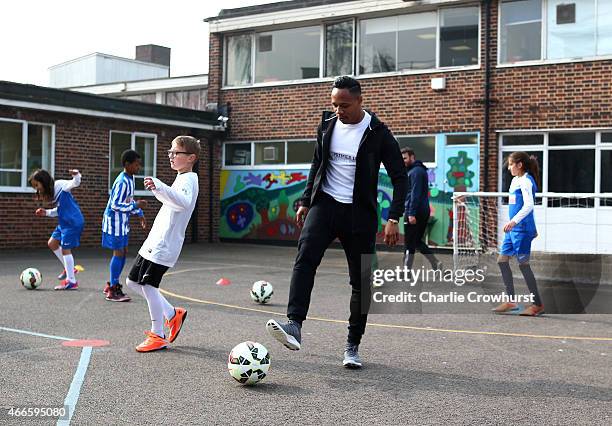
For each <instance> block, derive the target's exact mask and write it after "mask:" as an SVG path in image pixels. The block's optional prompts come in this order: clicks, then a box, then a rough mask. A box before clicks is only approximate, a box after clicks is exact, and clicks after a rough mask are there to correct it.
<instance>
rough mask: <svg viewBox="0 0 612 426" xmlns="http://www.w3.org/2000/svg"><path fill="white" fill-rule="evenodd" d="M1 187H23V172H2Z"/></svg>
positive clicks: (0, 177)
mask: <svg viewBox="0 0 612 426" xmlns="http://www.w3.org/2000/svg"><path fill="white" fill-rule="evenodd" d="M0 186H19V187H20V186H21V172H2V171H0Z"/></svg>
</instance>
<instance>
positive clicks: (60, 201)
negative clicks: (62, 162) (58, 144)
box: [30, 170, 85, 290]
mask: <svg viewBox="0 0 612 426" xmlns="http://www.w3.org/2000/svg"><path fill="white" fill-rule="evenodd" d="M70 174H71V175H72V179H71V180H56V181H54V180H53V178H52V177H51V175H50V174H49V172H47V171H46V170H36V171H35V172H34V173H32V175H31V176H30V185H32V187H33V188H34V189H35V190H36V193H37V194H38V198H39V199H40V200H42V201H44V202H48V203H52V204H53V205H54V206H55V207H54V208H52V209H43V208H39V209H36V212H35V213H34V214H35V215H36V216H41V217H42V216H49V217H57V219H58V222H59V224H58V225H57V227H56V228H55V230H54V231H53V233H52V234H51V238H49V241H48V242H47V245H48V246H49V248H50V249H51V251H52V252H53V253H54V254H55V255H56V256H57V258H58V259H59V261H60V262H61V263H62V265H63V266H64V271H65V274H66V278H65V279H63V280H62V281H61V283H60V285H58V286H56V287H55V290H76V289H77V288H79V283H78V281H77V280H76V278H75V267H74V258H73V256H72V249H73V248H75V247H78V246H79V244H80V239H81V233H82V232H83V226H84V224H85V220H84V219H83V214H82V213H81V209H80V208H79V205H78V204H77V202H76V201H75V199H74V198H73V196H72V194H71V191H72V190H73V189H74V188H76V187H78V186H79V185H80V184H81V174H80V173H79V171H78V170H70Z"/></svg>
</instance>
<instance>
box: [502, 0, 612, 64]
mask: <svg viewBox="0 0 612 426" xmlns="http://www.w3.org/2000/svg"><path fill="white" fill-rule="evenodd" d="M600 1H602V0H596V3H595V11H596V15H595V18H596V19H598V18H599V17H598V15H597V10H598V6H599V2H600ZM501 3H502V1H500V3H499V7H498V8H497V9H498V10H497V46H498V49H497V66H496V68H513V67H528V66H533V65H552V64H567V63H574V62H592V61H607V60H610V59H612V54H608V55H601V56H597V55H596V56H583V57H575V58H559V59H546V58H547V56H548V51H547V49H546V47H547V45H548V24H547V23H548V7H547V6H548V0H542V26H541V29H542V34H540V59H534V60H530V61H520V62H504V63H501V49H500V48H499V46H501V44H500V43H501V10H502V8H501ZM595 37H596V38H595V52H597V43H598V41H599V38H598V37H597V31H595Z"/></svg>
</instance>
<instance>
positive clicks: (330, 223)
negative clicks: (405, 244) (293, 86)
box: [287, 113, 407, 344]
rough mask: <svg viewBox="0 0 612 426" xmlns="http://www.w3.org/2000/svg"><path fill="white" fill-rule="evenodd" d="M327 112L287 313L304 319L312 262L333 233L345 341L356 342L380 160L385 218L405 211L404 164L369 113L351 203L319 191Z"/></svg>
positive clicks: (326, 151)
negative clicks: (386, 194) (341, 273)
mask: <svg viewBox="0 0 612 426" xmlns="http://www.w3.org/2000/svg"><path fill="white" fill-rule="evenodd" d="M328 114H329V113H328ZM328 114H325V113H324V116H323V117H324V119H323V120H322V122H321V125H319V128H318V129H317V143H316V146H315V151H314V156H313V159H312V164H311V167H310V173H309V175H308V181H307V183H306V189H305V190H304V195H303V197H302V200H301V202H302V206H305V207H309V211H308V215H307V216H306V221H305V223H304V227H303V229H302V232H301V234H300V238H299V240H298V254H297V257H296V259H295V265H294V267H293V274H292V276H291V287H290V290H289V304H288V307H287V317H288V318H289V319H291V320H294V321H297V322H299V323H301V322H302V321H303V320H304V319H306V315H307V313H308V308H309V305H310V295H311V293H312V288H313V286H314V277H315V273H316V270H317V267H318V266H319V264H320V263H321V259H322V258H323V255H324V253H325V250H326V249H327V248H328V247H329V245H330V244H331V243H332V241H333V240H334V239H335V238H338V239H339V240H340V243H341V244H342V247H343V249H344V252H345V254H346V258H347V262H348V266H349V279H350V284H351V287H352V293H351V301H350V312H351V314H350V317H349V327H348V329H349V335H348V341H349V342H350V343H354V344H359V343H360V342H361V336H362V335H363V333H364V332H365V326H366V322H367V313H368V310H369V300H370V296H369V294H370V285H369V282H368V279H365V277H369V276H370V273H369V263H367V262H363V267H364V270H362V262H361V257H362V255H364V254H366V255H367V254H371V255H372V254H373V253H374V249H375V244H376V231H377V230H378V215H377V208H376V207H377V191H378V172H379V169H380V163H381V162H382V163H383V164H384V165H385V168H386V170H387V173H388V175H389V177H390V178H391V182H392V184H393V201H392V202H391V207H390V209H389V218H392V219H396V220H399V218H400V217H401V216H402V213H403V212H404V200H405V197H406V189H407V176H406V168H405V166H404V163H403V160H402V154H401V153H400V150H399V145H398V143H397V141H396V140H395V138H394V137H393V134H392V133H391V131H390V130H389V129H388V128H387V126H386V125H385V124H384V123H382V122H381V121H380V120H379V119H378V118H377V117H376V116H375V115H374V114H372V113H369V114H370V115H371V116H372V119H371V122H370V126H369V127H368V128H367V129H366V131H365V132H364V134H363V137H362V138H361V141H360V142H359V149H358V151H357V156H356V167H355V181H354V183H353V202H352V203H351V204H344V203H340V202H338V201H336V200H335V199H334V198H332V197H331V196H330V195H327V194H326V193H324V192H323V190H322V186H323V183H324V182H325V178H326V172H327V168H328V165H329V156H330V145H331V136H332V133H333V131H334V126H335V124H336V121H337V118H336V117H335V116H331V117H329V116H328ZM329 115H331V114H329ZM366 263H367V264H366ZM362 277H364V279H362ZM362 290H363V292H362Z"/></svg>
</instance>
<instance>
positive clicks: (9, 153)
mask: <svg viewBox="0 0 612 426" xmlns="http://www.w3.org/2000/svg"><path fill="white" fill-rule="evenodd" d="M22 139H23V136H22V125H21V123H13V122H10V121H0V169H12V170H15V169H21V143H22ZM6 179H8V178H6ZM20 179H21V178H20ZM9 180H11V181H12V178H10V179H9ZM9 180H6V182H8V181H9ZM17 186H21V180H20V181H19V183H18V184H17Z"/></svg>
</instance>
